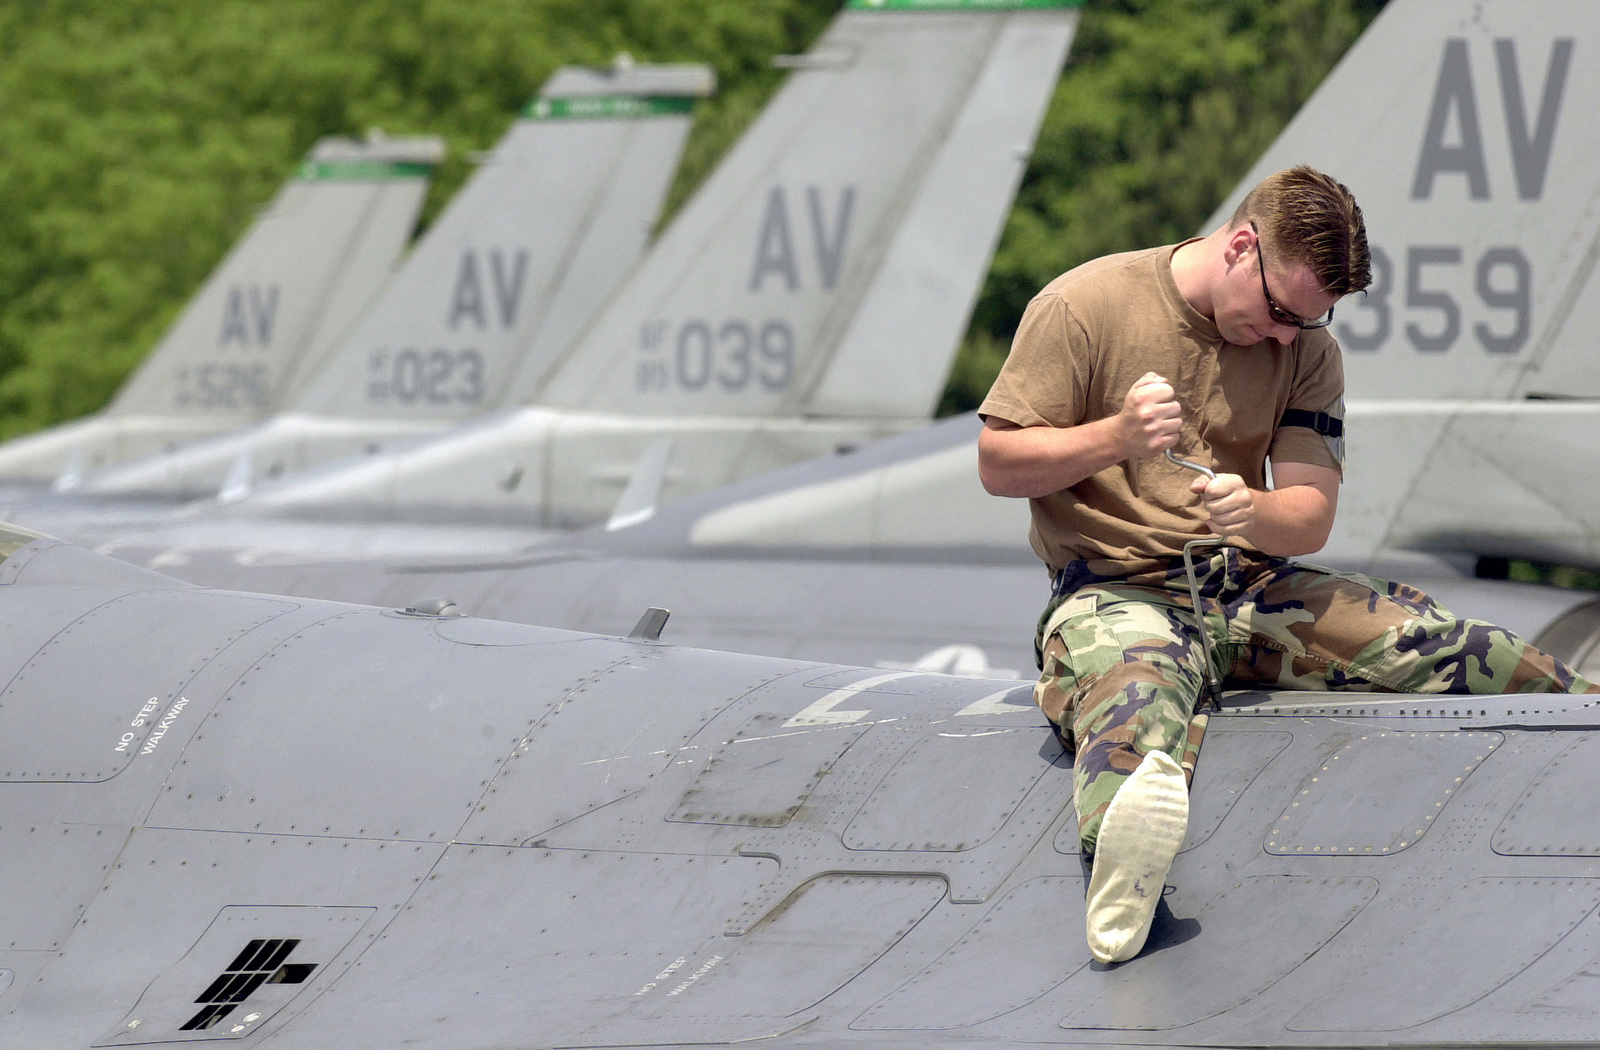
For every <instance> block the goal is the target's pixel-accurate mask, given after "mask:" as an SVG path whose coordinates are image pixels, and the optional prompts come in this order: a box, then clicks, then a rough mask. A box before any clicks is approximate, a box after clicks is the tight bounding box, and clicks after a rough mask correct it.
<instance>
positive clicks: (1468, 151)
mask: <svg viewBox="0 0 1600 1050" xmlns="http://www.w3.org/2000/svg"><path fill="white" fill-rule="evenodd" d="M1597 53H1600V20H1597V19H1596V18H1595V17H1594V9H1593V5H1591V4H1589V3H1587V2H1585V0H1393V2H1392V3H1390V4H1388V5H1387V6H1386V7H1384V9H1383V11H1382V12H1380V13H1379V14H1378V16H1377V18H1375V19H1374V20H1373V22H1372V24H1371V25H1370V26H1369V27H1368V28H1367V31H1366V32H1365V33H1364V34H1362V36H1361V38H1360V39H1359V40H1358V41H1357V42H1356V43H1355V45H1354V46H1352V47H1351V49H1350V51H1349V52H1348V53H1347V54H1346V55H1345V57H1344V59H1343V60H1342V61H1341V62H1340V63H1339V64H1338V65H1337V66H1336V67H1335V69H1334V70H1333V72H1331V73H1330V74H1329V75H1328V77H1327V78H1326V80H1325V81H1324V82H1323V83H1322V85H1321V86H1320V87H1319V88H1318V89H1317V91H1316V92H1315V93H1314V94H1313V95H1312V97H1311V98H1310V99H1309V100H1308V101H1307V102H1306V104H1305V106H1304V107H1303V108H1302V109H1301V110H1300V112H1299V113H1298V114H1297V115H1296V116H1295V118H1294V119H1293V120H1292V121H1291V122H1290V123H1289V125H1288V126H1287V127H1286V128H1285V129H1284V131H1283V134H1282V135H1281V136H1280V137H1279V138H1278V140H1277V141H1276V142H1275V143H1274V144H1273V145H1272V147H1271V148H1269V149H1268V150H1267V152H1266V153H1265V154H1264V155H1263V156H1262V158H1261V160H1260V161H1259V162H1258V163H1257V164H1256V165H1255V167H1254V168H1252V169H1251V171H1250V172H1249V173H1248V175H1247V176H1246V177H1245V179H1244V181H1243V182H1242V183H1241V184H1240V186H1239V188H1238V189H1237V190H1235V192H1234V193H1233V194H1232V195H1231V196H1230V197H1229V198H1228V199H1227V200H1225V201H1224V202H1223V204H1222V206H1221V207H1220V208H1219V209H1218V210H1217V212H1216V213H1215V214H1214V215H1213V216H1212V219H1211V221H1210V223H1209V224H1208V225H1207V227H1206V230H1205V231H1202V232H1209V231H1210V230H1212V229H1216V228H1217V227H1218V226H1220V225H1222V224H1223V223H1224V222H1225V221H1226V220H1227V219H1228V217H1229V216H1230V215H1231V214H1232V212H1233V210H1234V207H1235V206H1236V205H1237V204H1238V202H1239V201H1240V200H1241V199H1242V198H1243V196H1244V194H1245V192H1246V191H1248V190H1249V188H1250V187H1251V186H1253V185H1255V183H1256V182H1257V181H1259V180H1260V179H1261V178H1263V177H1265V176H1266V175H1268V174H1270V173H1271V172H1273V171H1277V170H1280V169H1283V168H1287V167H1289V166H1290V165H1292V164H1296V163H1300V162H1305V163H1309V164H1311V165H1312V166H1314V167H1317V168H1320V169H1321V170H1323V171H1326V172H1328V173H1329V174H1330V175H1333V176H1334V177H1335V178H1338V179H1339V180H1340V181H1341V182H1343V183H1345V184H1346V185H1347V186H1349V187H1350V189H1351V191H1352V192H1353V193H1354V194H1355V196H1356V199H1357V201H1358V202H1360V204H1361V207H1362V209H1363V212H1364V214H1365V218H1366V223H1367V229H1368V231H1369V238H1370V244H1371V250H1372V270H1373V282H1372V285H1371V287H1370V288H1369V289H1368V290H1367V291H1366V293H1365V294H1364V295H1357V296H1350V297H1347V298H1346V299H1345V300H1344V301H1343V302H1341V303H1340V304H1339V305H1338V307H1337V308H1336V310H1335V318H1334V323H1333V331H1334V334H1335V335H1336V336H1337V337H1338V339H1339V343H1340V346H1341V348H1342V349H1343V351H1344V359H1345V373H1346V380H1347V396H1349V397H1350V398H1352V399H1376V400H1406V399H1416V398H1426V399H1452V400H1454V399H1467V400H1471V399H1488V400H1502V401H1503V400H1506V399H1508V398H1516V399H1520V398H1524V397H1526V396H1529V395H1534V394H1552V393H1553V394H1559V395H1561V396H1567V397H1571V396H1581V397H1590V398H1593V397H1600V357H1597V356H1596V355H1595V354H1594V353H1593V351H1592V349H1591V347H1590V342H1591V339H1590V337H1589V333H1590V332H1592V331H1593V330H1594V324H1593V323H1592V322H1595V321H1600V275H1597V274H1596V267H1595V263H1596V260H1597V259H1600V205H1597V202H1600V167H1597V166H1596V165H1595V163H1594V158H1595V156H1596V155H1597V154H1600V124H1596V122H1595V121H1593V120H1591V119H1589V117H1588V114H1589V113H1591V112H1592V111H1593V104H1594V103H1596V102H1600V63H1597V62H1595V61H1594V56H1595V55H1596V54H1597Z"/></svg>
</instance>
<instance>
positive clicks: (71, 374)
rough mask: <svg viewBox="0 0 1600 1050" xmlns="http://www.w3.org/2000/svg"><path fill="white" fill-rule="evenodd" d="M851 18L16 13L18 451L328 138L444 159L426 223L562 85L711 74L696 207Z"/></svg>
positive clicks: (75, 406) (748, 11)
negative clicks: (436, 149) (736, 148)
mask: <svg viewBox="0 0 1600 1050" xmlns="http://www.w3.org/2000/svg"><path fill="white" fill-rule="evenodd" d="M841 2H842V0H695V2H694V3H685V2H683V0H271V2H266V0H207V2H205V3H195V2H194V0H116V2H107V0H27V2H25V3H13V4H0V436H9V435H11V434H15V433H18V432H22V431H27V430H33V429H37V428H38V427H41V426H44V425H47V424H49V423H53V422H57V421H59V420H63V419H68V418H72V417H75V416H79V415H82V414H84V413H86V412H91V411H94V410H95V409H98V408H99V407H101V406H102V405H104V404H105V402H106V401H107V400H108V399H109V398H110V396H111V395H112V394H113V393H114V392H115V391H116V389H117V387H118V386H119V385H120V384H121V382H122V380H123V378H124V377H125V376H126V375H127V373H128V372H129V371H130V370H131V369H132V368H133V366H134V365H136V364H137V363H138V361H139V360H140V358H141V357H142V356H143V355H144V354H145V353H146V352H147V351H148V350H149V349H150V348H151V347H152V346H154V345H155V343H156V342H157V340H158V339H159V338H160V336H161V334H162V333H163V332H164V331H165V330H166V328H167V326H168V325H169V324H171V322H172V321H173V319H174V318H175V316H176V314H177V312H178V310H179V309H180V308H181V307H182V306H183V304H184V303H185V302H186V301H187V300H188V298H189V297H190V296H191V295H192V294H193V293H194V291H195V289H196V288H197V287H199V285H200V282H201V281H202V280H203V279H204V277H205V275H206V274H207V273H208V272H209V271H210V270H211V269H212V268H213V267H214V266H215V265H216V264H217V262H218V261H219V260H220V259H221V257H222V255H223V253H224V252H225V251H226V250H227V249H228V247H229V246H230V245H231V244H232V243H233V242H234V241H235V240H236V239H237V238H238V237H239V236H240V234H242V233H243V231H244V230H245V228H246V227H247V226H248V225H249V224H250V222H251V220H252V218H253V217H254V214H255V211H256V209H258V208H259V207H260V206H261V205H263V204H264V203H266V201H268V200H269V199H270V198H271V197H272V195H273V194H274V193H275V192H276V191H277V190H278V188H279V187H280V186H281V185H282V184H283V182H284V181H285V180H286V179H287V178H288V177H289V175H290V174H291V173H292V172H293V171H294V168H295V165H296V164H297V163H298V162H299V160H300V159H301V158H302V157H303V156H304V155H305V153H306V151H307V150H308V149H309V148H310V147H311V145H312V143H313V142H315V141H316V139H317V138H318V137H320V136H322V135H328V134H343V135H354V136H360V135H362V134H364V133H365V132H366V130H367V129H368V128H370V127H381V128H383V129H384V130H385V131H387V132H388V133H389V134H392V135H407V134H437V135H442V136H444V137H445V139H446V140H447V142H448V143H449V147H450V158H451V159H450V160H449V162H448V163H447V164H446V166H445V167H444V168H443V169H442V170H441V171H440V173H439V175H438V177H437V179H436V181H435V185H434V187H433V190H432V192H431V193H430V195H429V200H428V204H427V207H426V209H425V212H424V222H426V221H427V219H428V218H429V217H431V216H432V215H433V214H435V213H437V211H438V209H439V207H440V206H441V205H442V203H443V202H444V201H446V200H448V199H449V198H450V195H451V194H453V193H454V192H455V190H456V189H457V188H459V186H460V184H461V182H462V181H463V179H464V178H465V177H466V175H467V174H468V170H469V166H470V162H469V160H468V158H469V157H470V155H471V154H472V153H473V152H475V151H479V150H484V149H487V148H489V147H491V146H492V145H493V144H494V143H495V142H496V141H498V140H499V138H500V137H501V136H502V135H503V134H504V133H505V131H506V129H507V128H508V127H509V126H510V124H511V121H512V119H513V118H514V117H515V115H516V113H517V112H518V111H519V110H520V109H521V108H522V106H523V105H524V104H525V103H526V102H527V101H528V100H529V99H530V98H532V97H533V96H534V94H535V93H536V92H537V90H538V88H539V85H540V84H541V83H543V81H544V80H545V78H546V77H548V76H549V75H550V73H551V72H552V71H554V69H555V68H556V67H557V66H558V65H563V64H569V63H580V64H589V65H604V64H607V63H609V62H610V61H611V60H612V59H613V58H614V56H615V55H616V54H617V53H618V52H621V51H627V52H629V53H631V54H632V55H633V56H634V57H635V58H636V59H638V60H640V61H660V62H682V61H695V62H707V63H709V64H711V65H712V66H714V67H715V69H716V71H717V74H718V76H719V78H720V81H721V90H720V91H719V93H718V95H717V97H716V98H714V99H712V100H709V101H707V102H705V103H702V104H701V106H700V109H699V111H698V113H697V120H696V125H695V130H694V132H693V134H692V135H691V138H690V142H689V146H688V148H687V150H686V155H685V160H684V165H683V169H682V171H681V172H680V175H679V179H678V183H677V185H676V186H675V188H674V190H673V192H672V197H671V205H670V206H676V204H677V203H678V202H680V201H681V200H682V199H683V197H684V196H685V195H686V194H687V192H688V190H689V189H690V188H691V187H692V186H693V185H694V184H695V183H696V182H697V181H698V180H699V179H700V178H701V177H703V176H704V174H705V173H706V171H707V170H708V169H709V168H710V166H711V165H712V164H713V163H714V161H715V160H716V158H717V157H718V156H720V155H721V153H722V152H723V151H724V150H725V149H726V147H727V146H728V144H729V143H730V142H731V141H732V139H733V137H734V136H736V134H737V133H738V131H740V130H742V129H743V127H744V126H745V125H746V124H747V123H748V121H749V119H750V118H751V116H753V115H754V113H755V112H756V111H758V110H759V109H760V106H761V104H762V103H763V102H764V101H765V100H766V98H767V97H768V96H769V95H770V93H771V92H772V90H773V89H774V88H775V87H776V85H777V84H778V82H779V80H780V79H781V73H780V72H779V71H778V70H776V69H774V68H773V66H772V63H771V59H772V56H774V55H777V54H785V53H793V52H796V51H802V50H804V49H805V48H806V47H807V46H808V45H809V43H810V41H811V40H812V39H813V38H814V37H815V35H816V34H817V32H819V31H820V30H821V28H822V27H823V26H824V25H825V24H826V23H827V21H828V19H829V18H830V17H831V16H832V15H833V13H834V12H835V11H836V10H837V9H838V7H839V6H840V4H841Z"/></svg>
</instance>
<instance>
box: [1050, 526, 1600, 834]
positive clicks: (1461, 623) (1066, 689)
mask: <svg viewBox="0 0 1600 1050" xmlns="http://www.w3.org/2000/svg"><path fill="white" fill-rule="evenodd" d="M1125 568H1126V567H1125V566H1119V565H1116V564H1114V563H1108V562H1084V561H1080V562H1073V563H1071V564H1069V565H1068V566H1067V567H1066V568H1064V569H1063V570H1061V572H1059V573H1057V574H1056V580H1055V586H1054V592H1055V596H1054V597H1052V599H1051V601H1050V604H1049V605H1047V606H1046V607H1045V611H1044V614H1043V615H1042V616H1041V617H1040V618H1039V630H1038V635H1037V637H1036V641H1035V645H1036V649H1037V653H1038V656H1039V666H1040V670H1041V674H1040V677H1039V683H1038V685H1036V686H1035V687H1034V692H1033V695H1034V700H1035V701H1036V702H1037V703H1038V704H1039V707H1040V708H1041V709H1042V710H1043V711H1044V713H1045V715H1046V716H1048V717H1049V719H1050V720H1051V721H1052V722H1053V723H1055V725H1056V726H1057V727H1058V733H1059V734H1060V736H1061V739H1062V742H1063V743H1064V744H1065V745H1066V746H1067V747H1068V748H1069V749H1072V750H1074V751H1075V752H1076V762H1075V769H1074V772H1073V794H1074V799H1075V802H1076V804H1077V810H1078V827H1079V839H1080V841H1081V843H1082V846H1083V850H1084V852H1085V853H1086V854H1087V853H1092V852H1094V844H1095V839H1096V836H1097V835H1098V833H1099V829H1100V821H1101V818H1102V817H1103V816H1104V815H1105V811H1106V809H1107V807H1109V806H1110V805H1111V799H1112V796H1114V795H1115V794H1116V792H1117V789H1118V788H1119V787H1121V785H1122V781H1123V779H1124V778H1126V777H1127V776H1128V775H1129V774H1131V773H1132V772H1133V771H1134V770H1135V769H1136V768H1138V765H1139V762H1140V760H1141V758H1142V756H1143V755H1145V754H1146V753H1148V752H1150V751H1157V750H1159V751H1165V752H1167V754H1169V755H1171V756H1172V757H1173V758H1174V759H1176V760H1177V761H1178V762H1179V763H1180V764H1181V765H1182V766H1183V768H1184V771H1185V773H1186V774H1187V775H1188V776H1190V777H1191V778H1192V777H1193V775H1194V763H1195V759H1196V757H1197V756H1198V754H1199V748H1200V740H1201V738H1202V736H1203V735H1204V720H1203V719H1200V718H1195V717H1194V715H1195V705H1196V701H1197V699H1198V698H1199V696H1200V694H1201V690H1202V686H1203V675H1204V672H1203V670H1202V666H1201V663H1200V661H1201V651H1200V644H1199V633H1198V631H1197V630H1196V628H1195V624H1194V618H1193V616H1192V614H1191V612H1190V601H1189V585H1188V578H1187V577H1186V575H1185V573H1184V568H1183V561H1182V559H1172V560H1171V561H1170V562H1165V561H1164V562H1160V563H1152V564H1151V565H1150V566H1149V567H1148V569H1147V570H1145V571H1140V572H1135V573H1133V574H1131V575H1130V574H1126V573H1124V574H1120V575H1103V574H1102V573H1105V572H1107V571H1115V570H1118V569H1125ZM1195 573H1196V576H1197V577H1198V578H1199V580H1200V601H1201V605H1202V607H1203V609H1204V614H1205V617H1206V631H1207V634H1208V636H1209V637H1210V640H1211V645H1212V650H1213V652H1212V666H1213V669H1214V671H1215V673H1216V674H1217V675H1219V676H1222V677H1225V678H1226V679H1227V680H1228V681H1229V682H1230V684H1233V685H1240V686H1246V687H1259V688H1278V689H1327V690H1340V689H1349V690H1361V691H1370V692H1400V693H1518V692H1527V693H1536V692H1557V693H1563V692H1571V693H1584V692H1590V693H1592V692H1600V686H1595V685H1593V684H1591V683H1590V682H1588V681H1587V680H1586V679H1584V678H1581V677H1579V676H1578V675H1576V674H1574V673H1573V672H1572V671H1571V670H1570V669H1569V668H1567V667H1566V666H1565V665H1564V664H1562V663H1561V662H1560V661H1558V660H1556V659H1555V658H1554V657H1551V656H1550V655H1549V654H1547V653H1544V652H1542V651H1541V650H1539V649H1536V648H1534V647H1533V646H1531V645H1529V644H1527V643H1526V642H1524V641H1523V640H1522V639H1520V638H1518V637H1517V636H1516V635H1514V634H1512V633H1511V632H1509V631H1506V630H1504V629H1502V628H1499V627H1495V626H1493V625H1492V624H1488V623H1484V622H1483V621H1481V620H1461V619H1457V618H1455V617H1453V616H1451V615H1450V613H1448V612H1446V611H1445V610H1444V609H1442V608H1440V607H1439V606H1438V605H1436V604H1434V602H1433V600H1432V599H1431V598H1429V597H1428V596H1427V595H1425V594H1423V593H1422V592H1421V591H1418V590H1416V589H1415V588H1412V587H1408V586H1406V585H1404V584H1394V583H1387V582H1385V581H1382V580H1374V579H1371V578H1369V577H1366V576H1361V575H1357V574H1354V573H1340V572H1334V571H1332V570H1330V569H1322V568H1318V567H1316V566H1311V565H1303V564H1296V563H1293V562H1289V561H1287V560H1285V559H1282V558H1268V557H1265V556H1262V555H1258V554H1250V553H1248V552H1245V551H1241V550H1238V549H1236V548H1232V547H1221V548H1217V549H1215V550H1213V551H1212V552H1210V553H1209V555H1207V553H1206V552H1204V551H1202V552H1201V554H1200V556H1199V557H1197V559H1196V563H1195Z"/></svg>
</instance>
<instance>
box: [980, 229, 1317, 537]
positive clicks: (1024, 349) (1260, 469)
mask: <svg viewBox="0 0 1600 1050" xmlns="http://www.w3.org/2000/svg"><path fill="white" fill-rule="evenodd" d="M1177 247H1178V246H1177V245H1167V246H1165V247H1161V248H1150V249H1146V250H1143V251H1137V252H1125V253H1122V254H1120V255H1109V256H1106V257H1105V258H1102V259H1096V260H1094V261H1093V262H1088V263H1085V264H1084V265H1082V266H1079V267H1077V268H1076V269H1074V270H1070V271H1068V272H1067V273H1064V274H1062V275H1061V276H1060V277H1057V278H1056V279H1055V280H1054V281H1051V282H1050V283H1049V284H1048V285H1046V286H1045V288H1044V290H1043V291H1041V292H1040V293H1039V294H1038V295H1036V296H1035V297H1034V299H1033V301H1032V302H1031V303H1029V304H1028V309H1027V311H1026V312H1025V313H1024V314H1023V316H1022V323H1021V325H1020V326H1019V327H1018V329H1017V335H1016V339H1015V340H1014V341H1013V342H1012V344H1011V354H1010V356H1009V357H1007V358H1006V363H1005V367H1004V368H1002V369H1001V370H1000V376H999V378H997V379H996V380H995V384H994V387H993V388H992V389H991V390H990V391H989V396H988V397H987V398H985V399H984V402H983V405H982V406H981V407H980V408H979V409H978V412H979V414H980V415H982V416H984V417H985V418H988V417H990V416H995V417H998V418H1000V419H1004V420H1007V421H1009V422H1012V423H1015V424H1017V425H1018V426H1023V427H1032V426H1052V427H1070V426H1076V425H1078V424H1080V423H1087V422H1091V421H1093V420H1096V419H1102V418H1105V417H1107V416H1114V415H1116V414H1117V413H1118V412H1120V411H1121V410H1122V405H1123V401H1124V399H1125V398H1126V397H1127V394H1128V390H1129V389H1130V388H1131V387H1132V386H1133V384H1134V383H1135V382H1136V381H1137V380H1138V379H1139V378H1140V377H1141V376H1143V375H1144V374H1145V373H1146V372H1155V373H1157V374H1159V375H1162V376H1165V377H1166V378H1167V379H1168V381H1170V382H1171V383H1172V385H1173V388H1174V389H1175V390H1176V391H1177V396H1178V402H1179V404H1181V405H1182V407H1183V429H1182V431H1181V433H1180V436H1179V438H1178V444H1177V447H1176V448H1175V449H1174V452H1175V453H1176V454H1177V455H1179V456H1181V457H1183V458H1184V459H1189V460H1193V461H1195V462H1197V463H1202V464H1204V465H1206V466H1209V467H1211V468H1212V469H1214V470H1216V471H1218V472H1219V473H1229V474H1238V475H1240V476H1241V477H1243V478H1244V480H1245V483H1246V484H1247V485H1249V486H1250V487H1251V488H1256V489H1262V488H1265V487H1266V462H1267V460H1268V459H1269V458H1271V459H1273V460H1275V461H1278V462H1292V463H1311V464H1315V465H1318V466H1326V467H1332V468H1334V469H1336V470H1342V469H1343V462H1342V460H1343V447H1342V444H1340V442H1339V440H1338V439H1333V438H1327V437H1324V436H1323V435H1321V434H1318V433H1317V432H1316V431H1315V430H1312V429H1311V428H1310V427H1301V426H1289V427H1280V426H1278V422H1279V420H1280V419H1281V418H1282V417H1283V413H1284V410H1285V409H1290V408H1296V409H1303V410H1305V411H1309V412H1326V413H1328V414H1329V415H1332V416H1335V417H1338V418H1342V417H1343V416H1344V408H1343V396H1344V369H1343V366H1342V364H1341V361H1340V358H1339V344H1338V343H1336V342H1335V341H1334V339H1333V337H1332V336H1330V335H1329V334H1328V333H1327V332H1326V330H1322V329H1317V330H1313V331H1307V332H1301V333H1300V336H1299V337H1298V338H1297V339H1295V341H1294V342H1293V343H1291V344H1290V345H1288V346H1282V345H1281V344H1279V343H1277V342H1276V341H1274V340H1270V339H1268V340H1263V341H1262V342H1260V343H1257V344H1256V345H1254V346H1235V345H1233V344H1232V343H1229V342H1227V341H1226V340H1224V339H1223V338H1222V335H1221V333H1220V332H1219V331H1218V330H1217V326H1216V325H1215V324H1213V323H1212V322H1211V321H1210V320H1208V319H1207V318H1205V317H1204V316H1202V315H1201V314H1200V312H1199V311H1197V310H1195V309H1194V307H1192V306H1190V305H1189V303H1188V302H1187V301H1186V300H1185V299H1184V298H1183V296H1182V295H1181V294H1179V292H1178V286H1177V284H1176V283H1175V282H1174V281H1173V279H1172V265H1171V264H1172V253H1173V252H1174V251H1175V250H1176V249H1177ZM1194 478H1195V474H1194V473H1193V472H1192V471H1188V470H1184V469H1183V468H1181V467H1178V466H1176V465H1174V464H1172V463H1170V462H1168V461H1167V460H1166V458H1165V457H1162V456H1156V457H1153V458H1150V459H1136V460H1128V461H1124V462H1122V463H1118V464H1116V465H1115V466H1112V467H1109V468H1107V469H1105V470H1103V471H1101V472H1100V473H1098V474H1095V475H1092V476H1091V477H1088V478H1085V479H1084V480H1083V481H1081V482H1079V483H1078V484H1076V485H1074V486H1072V487H1071V488H1069V489H1063V490H1062V491H1060V492H1055V493H1052V494H1050V495H1048V496H1043V497H1039V498H1036V499H1033V500H1030V501H1029V502H1030V503H1031V504H1032V508H1033V528H1032V530H1031V532H1030V534H1029V539H1030V541H1031V542H1032V544H1033V549H1034V551H1035V552H1036V553H1037V554H1038V555H1039V557H1041V558H1043V559H1044V561H1045V563H1046V564H1047V565H1049V566H1050V567H1051V569H1058V568H1060V567H1061V566H1063V565H1065V564H1066V563H1067V562H1068V561H1072V560H1074V559H1079V558H1106V559H1110V560H1112V561H1117V562H1127V563H1139V562H1144V561H1146V560H1148V559H1151V558H1166V557H1170V556H1173V555H1177V554H1181V553H1182V552H1183V545H1184V543H1186V542H1187V541H1189V540H1191V539H1194V538H1195V537H1197V536H1209V535H1211V533H1210V530H1209V529H1207V528H1206V524H1205V523H1206V516H1205V514H1204V512H1203V511H1202V509H1201V505H1200V500H1199V497H1198V496H1195V495H1194V494H1193V493H1191V492H1190V491H1189V485H1190V483H1191V482H1192V481H1193V480H1194ZM1241 545H1245V544H1241ZM1245 546H1247V545H1245Z"/></svg>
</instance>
